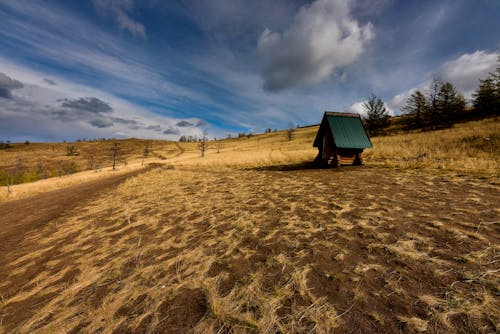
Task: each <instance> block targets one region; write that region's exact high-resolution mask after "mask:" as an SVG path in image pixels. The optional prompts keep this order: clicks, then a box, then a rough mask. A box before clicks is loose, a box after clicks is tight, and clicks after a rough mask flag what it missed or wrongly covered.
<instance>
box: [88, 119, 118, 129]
mask: <svg viewBox="0 0 500 334" xmlns="http://www.w3.org/2000/svg"><path fill="white" fill-rule="evenodd" d="M89 124H90V125H92V126H93V127H95V128H109V127H110V126H113V121H111V120H110V119H108V118H95V119H92V120H90V121H89Z"/></svg>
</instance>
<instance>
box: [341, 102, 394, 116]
mask: <svg viewBox="0 0 500 334" xmlns="http://www.w3.org/2000/svg"><path fill="white" fill-rule="evenodd" d="M365 102H366V101H358V102H356V103H353V104H352V105H351V106H350V107H349V108H347V112H351V113H356V114H360V115H361V116H362V117H366V116H367V114H366V110H365V108H364V107H363V104H364V103H365ZM384 106H385V109H386V110H387V113H388V114H389V115H391V116H394V115H395V110H394V109H393V108H392V107H391V106H390V104H389V103H385V102H384Z"/></svg>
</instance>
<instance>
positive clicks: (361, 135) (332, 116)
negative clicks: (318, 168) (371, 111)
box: [313, 112, 372, 167]
mask: <svg viewBox="0 0 500 334" xmlns="http://www.w3.org/2000/svg"><path fill="white" fill-rule="evenodd" d="M313 146H314V147H317V148H318V156H317V157H316V161H317V162H319V163H322V164H326V165H331V166H335V167H336V166H339V165H360V164H362V156H361V153H362V152H363V149H364V148H371V147H372V144H371V141H370V139H369V138H368V135H367V133H366V130H365V128H364V126H363V124H362V122H361V118H360V116H359V115H358V114H351V113H336V112H325V114H324V116H323V120H322V121H321V124H320V128H319V130H318V133H317V135H316V139H315V140H314V145H313Z"/></svg>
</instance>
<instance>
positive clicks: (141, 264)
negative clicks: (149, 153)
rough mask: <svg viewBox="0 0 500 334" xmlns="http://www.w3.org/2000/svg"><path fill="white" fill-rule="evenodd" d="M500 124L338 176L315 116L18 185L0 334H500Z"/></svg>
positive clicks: (370, 156)
mask: <svg viewBox="0 0 500 334" xmlns="http://www.w3.org/2000/svg"><path fill="white" fill-rule="evenodd" d="M498 124H499V122H498V121H497V120H494V119H490V120H485V121H481V122H473V123H468V124H461V125H457V126H456V127H455V128H454V129H450V130H442V131H444V132H442V133H441V132H432V133H430V132H428V133H413V134H400V135H397V136H388V137H379V138H374V139H373V142H374V145H375V148H374V149H373V150H369V151H367V152H366V153H367V154H366V155H365V162H366V166H362V167H345V168H341V169H339V170H331V169H314V168H310V167H311V166H310V165H308V164H307V163H305V162H307V161H308V160H311V159H313V158H314V156H315V153H316V150H315V149H313V148H311V142H312V139H313V138H314V134H315V132H316V131H317V128H315V127H311V128H303V129H297V130H296V132H295V133H294V138H293V140H292V141H288V140H287V138H286V136H285V135H284V133H283V132H277V133H271V134H266V135H256V136H252V137H250V138H241V139H231V140H224V141H220V142H213V141H212V142H210V143H209V149H208V151H207V152H206V153H207V155H206V157H205V158H200V157H199V150H198V147H197V144H196V143H181V144H175V143H169V142H165V143H164V144H161V145H164V146H162V147H163V151H162V152H163V153H162V159H161V161H162V162H163V165H162V166H159V167H155V168H154V169H152V170H149V171H144V172H142V173H141V174H138V175H136V176H131V177H129V178H128V179H126V180H125V181H124V177H122V178H119V179H118V177H119V176H115V177H116V178H117V179H116V180H110V181H109V184H104V180H107V179H108V178H107V177H103V178H101V179H93V181H92V180H90V181H89V182H91V183H87V185H86V186H84V185H78V184H76V183H78V182H76V183H75V184H73V185H70V186H68V187H65V186H64V185H61V186H54V187H53V188H50V189H54V190H53V192H52V193H45V194H44V193H42V194H39V195H36V193H37V192H30V190H29V187H30V186H32V187H34V188H33V189H35V188H36V187H37V185H36V184H38V183H39V182H49V183H50V182H51V181H52V179H49V180H44V181H39V182H34V183H32V184H31V185H30V184H26V185H19V186H15V187H14V189H15V188H16V187H21V186H25V187H26V189H25V191H24V192H23V195H22V196H19V197H18V198H21V199H18V200H14V199H9V200H8V201H4V202H3V203H0V226H1V227H2V233H0V245H2V246H1V248H0V249H1V251H2V257H0V333H12V332H15V333H54V332H56V333H59V332H60V333H66V332H67V333H79V332H81V333H98V332H102V333H128V332H137V333H170V332H178V333H185V332H200V333H205V332H208V333H211V332H212V333H229V332H234V333H247V332H262V333H280V332H281V333H304V332H306V333H307V332H313V333H314V332H317V333H332V332H335V333H367V332H381V333H400V332H403V333H406V332H408V333H415V332H426V333H494V332H498V331H499V330H500V311H499V310H500V302H499V295H500V289H499V287H500V258H499V255H498V254H499V251H500V246H499V245H500V219H499V216H500V191H499V187H498V184H497V181H496V178H497V177H498V170H497V169H498V168H497V164H498V156H499V153H498V150H499V143H498V140H499V138H498V133H499V132H498V127H499V126H498ZM433 138H434V139H433ZM470 138H472V139H470ZM486 138H489V139H486ZM405 140H410V142H405ZM453 143H462V144H461V145H453ZM491 143H492V144H491ZM159 145H160V143H159V144H158V145H157V146H159ZM488 145H491V147H490V146H488ZM455 146H457V148H456V150H451V149H450V148H451V147H455ZM473 149H477V151H473ZM158 151H160V149H158ZM217 151H219V153H217ZM467 152H469V153H470V154H468V153H467ZM424 153H425V155H423V156H422V154H424ZM466 153H467V154H468V155H467V154H466ZM460 156H462V157H463V159H459V157H460ZM138 159H140V155H138V156H136V161H135V163H138ZM412 159H415V161H413V160H412ZM443 159H447V160H445V161H446V163H447V164H448V165H446V164H444V165H443V163H444V162H443ZM474 159H476V161H479V162H481V163H478V164H477V165H472V167H470V168H469V167H468V166H470V165H469V163H470V162H471V161H473V160H474ZM153 161H156V160H153V159H152V160H151V162H153ZM410 162H411V163H410ZM440 166H441V167H440ZM137 170H139V169H137ZM437 171H439V173H438V172H437ZM92 173H94V174H99V173H95V172H92ZM72 177H77V175H74V176H68V177H67V178H68V179H71V178H72ZM58 179H60V178H53V180H54V181H53V182H55V181H56V180H58ZM81 180H84V178H82V179H81ZM85 180H88V179H85ZM92 182H94V183H92ZM118 182H121V183H120V184H118ZM66 185H68V184H66ZM94 187H95V188H94ZM36 189H38V192H40V186H38V188H36ZM4 190H5V189H0V191H4ZM31 193H33V194H35V196H36V197H32V198H30V197H27V196H29V194H31ZM65 194H66V195H65ZM69 194H72V196H74V197H72V198H70V199H67V201H68V203H70V204H67V205H65V204H64V202H63V203H59V205H62V207H63V208H62V209H61V210H59V212H58V210H42V209H43V208H47V207H48V206H50V205H56V204H55V203H54V202H59V201H58V200H57V198H58V196H59V198H63V197H64V198H66V196H69ZM16 208H17V209H16ZM20 212H22V214H21V215H22V216H23V217H22V221H21V222H20V218H19V215H20ZM19 224H21V225H22V226H20V225H19Z"/></svg>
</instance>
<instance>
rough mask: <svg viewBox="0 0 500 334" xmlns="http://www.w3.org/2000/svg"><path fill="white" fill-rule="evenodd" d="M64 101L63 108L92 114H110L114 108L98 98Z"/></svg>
mask: <svg viewBox="0 0 500 334" xmlns="http://www.w3.org/2000/svg"><path fill="white" fill-rule="evenodd" d="M62 101H63V102H62V104H61V106H62V107H65V108H71V109H73V110H78V111H84V112H88V113H92V114H101V113H110V112H112V111H113V108H111V106H110V105H109V104H108V103H106V102H104V101H102V100H99V99H98V98H96V97H81V98H79V99H75V100H68V99H64V100H62Z"/></svg>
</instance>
